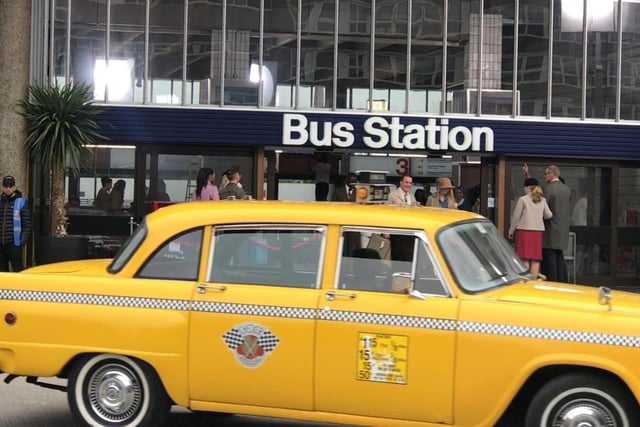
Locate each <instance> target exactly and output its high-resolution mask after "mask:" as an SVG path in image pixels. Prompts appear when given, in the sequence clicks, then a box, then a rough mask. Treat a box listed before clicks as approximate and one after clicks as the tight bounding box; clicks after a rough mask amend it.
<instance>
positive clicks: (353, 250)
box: [337, 227, 447, 295]
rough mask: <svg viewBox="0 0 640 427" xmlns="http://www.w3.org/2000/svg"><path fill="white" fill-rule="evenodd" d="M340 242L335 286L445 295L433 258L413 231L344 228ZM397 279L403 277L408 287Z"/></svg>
mask: <svg viewBox="0 0 640 427" xmlns="http://www.w3.org/2000/svg"><path fill="white" fill-rule="evenodd" d="M341 242H342V252H341V253H342V256H341V259H340V266H339V273H338V275H337V277H338V283H337V287H338V288H339V289H350V290H360V291H371V292H389V293H405V292H408V291H409V290H412V289H413V290H417V291H419V292H421V293H428V294H435V295H446V294H447V292H446V291H445V288H444V286H443V282H442V280H441V278H440V275H439V273H438V272H437V270H438V269H437V267H436V264H435V263H434V258H433V257H432V256H431V255H430V251H429V250H428V247H427V245H426V244H425V243H424V242H423V241H421V240H420V239H419V238H418V237H417V235H415V234H408V233H407V234H404V233H399V232H397V231H389V230H382V229H379V230H372V229H369V228H367V229H358V228H351V227H344V228H343V229H342V238H341ZM397 278H404V279H405V280H406V283H407V286H408V287H404V286H403V285H402V283H403V282H402V281H401V282H397V280H396V279H397ZM398 284H401V286H400V287H398Z"/></svg>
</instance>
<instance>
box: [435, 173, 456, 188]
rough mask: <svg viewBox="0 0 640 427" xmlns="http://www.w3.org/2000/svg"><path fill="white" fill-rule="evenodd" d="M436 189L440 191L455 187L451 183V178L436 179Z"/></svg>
mask: <svg viewBox="0 0 640 427" xmlns="http://www.w3.org/2000/svg"><path fill="white" fill-rule="evenodd" d="M436 188H437V189H438V190H445V189H453V188H455V186H454V185H453V183H452V182H451V178H448V177H446V176H443V177H440V178H438V179H436Z"/></svg>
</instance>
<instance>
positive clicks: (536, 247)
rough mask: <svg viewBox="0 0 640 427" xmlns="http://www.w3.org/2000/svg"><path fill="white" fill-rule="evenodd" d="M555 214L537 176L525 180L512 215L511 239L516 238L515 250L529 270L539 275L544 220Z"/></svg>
mask: <svg viewBox="0 0 640 427" xmlns="http://www.w3.org/2000/svg"><path fill="white" fill-rule="evenodd" d="M552 216H553V213H551V209H549V205H548V204H547V200H546V199H545V198H544V197H543V192H542V188H540V184H538V180H536V179H535V178H527V179H525V180H524V195H523V196H521V197H520V198H519V199H518V201H517V202H516V207H515V209H514V210H513V214H512V215H511V226H510V227H509V239H514V241H515V250H516V253H517V254H518V256H519V257H520V259H522V261H524V263H525V265H526V266H527V267H529V271H530V272H531V273H532V274H533V275H535V276H536V277H538V273H539V272H540V261H542V234H543V233H544V220H545V219H549V218H551V217H552Z"/></svg>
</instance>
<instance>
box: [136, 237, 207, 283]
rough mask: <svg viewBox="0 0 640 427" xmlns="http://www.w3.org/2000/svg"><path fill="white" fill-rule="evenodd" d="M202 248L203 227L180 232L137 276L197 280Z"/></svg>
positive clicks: (150, 259) (155, 254) (153, 256)
mask: <svg viewBox="0 0 640 427" xmlns="http://www.w3.org/2000/svg"><path fill="white" fill-rule="evenodd" d="M201 248H202V229H197V230H192V231H189V232H187V233H184V234H180V235H178V236H176V237H174V238H172V239H171V240H170V241H168V242H167V243H165V244H164V245H162V246H161V247H160V248H159V249H158V250H157V251H156V252H155V253H154V254H153V255H152V256H151V258H149V259H148V260H147V262H146V263H145V264H144V266H143V267H142V269H141V270H140V271H139V272H138V274H137V275H136V277H138V278H143V279H165V280H196V279H197V278H198V264H199V261H200V250H201Z"/></svg>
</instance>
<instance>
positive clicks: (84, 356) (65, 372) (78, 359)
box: [58, 352, 180, 404]
mask: <svg viewBox="0 0 640 427" xmlns="http://www.w3.org/2000/svg"><path fill="white" fill-rule="evenodd" d="M98 355H113V356H121V357H128V358H130V359H132V360H133V361H135V362H136V363H140V364H143V365H145V366H147V367H148V368H149V369H150V370H151V371H153V373H154V374H155V375H156V377H158V380H159V381H160V384H161V385H162V389H163V390H164V393H165V394H166V395H167V397H168V398H169V400H170V401H171V403H172V404H180V403H177V402H176V400H175V399H174V397H173V396H172V394H171V390H170V389H168V388H167V386H166V384H165V381H164V379H163V377H162V375H160V373H159V372H158V370H157V369H156V368H155V367H154V366H153V364H151V363H149V362H148V361H146V360H144V359H141V358H139V357H137V356H133V355H130V354H122V353H110V352H105V353H101V352H87V353H78V354H76V355H75V356H74V357H73V358H71V359H70V360H69V361H68V362H67V363H66V364H65V366H64V367H63V368H62V370H61V371H60V374H59V375H58V376H59V377H60V378H65V379H68V378H69V373H70V372H71V370H72V369H73V367H74V366H75V365H76V364H78V363H82V362H83V361H84V360H88V359H90V358H92V357H94V356H98Z"/></svg>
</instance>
